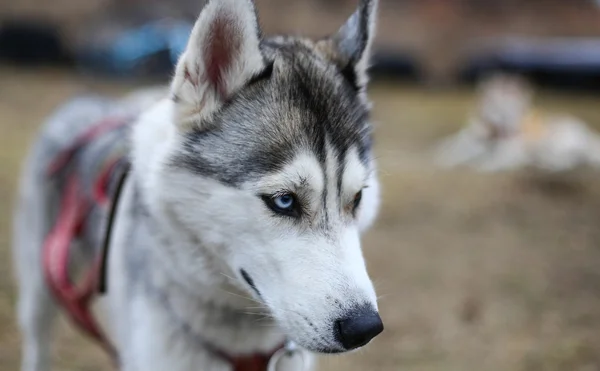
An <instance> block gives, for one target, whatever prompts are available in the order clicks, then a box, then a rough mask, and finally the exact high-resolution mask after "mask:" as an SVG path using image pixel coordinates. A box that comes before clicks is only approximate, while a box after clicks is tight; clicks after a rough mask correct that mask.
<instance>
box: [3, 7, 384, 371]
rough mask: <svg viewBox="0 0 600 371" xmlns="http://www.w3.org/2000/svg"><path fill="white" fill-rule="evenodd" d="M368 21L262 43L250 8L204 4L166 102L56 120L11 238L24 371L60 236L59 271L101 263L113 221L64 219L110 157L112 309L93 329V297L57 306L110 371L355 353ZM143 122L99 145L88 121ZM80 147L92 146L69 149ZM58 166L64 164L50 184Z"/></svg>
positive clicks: (372, 329) (370, 176)
mask: <svg viewBox="0 0 600 371" xmlns="http://www.w3.org/2000/svg"><path fill="white" fill-rule="evenodd" d="M376 8H377V1H376V0H361V1H360V6H359V8H358V10H357V11H356V12H355V13H354V15H352V17H351V18H350V19H349V20H348V21H347V23H346V24H345V25H344V26H343V27H342V28H341V29H340V30H339V31H338V32H337V33H336V34H334V35H333V36H332V37H329V38H325V39H322V40H319V41H311V40H307V39H303V38H296V37H274V38H265V39H263V38H262V36H261V30H260V29H259V26H258V22H257V15H256V13H255V7H254V4H253V3H252V1H250V0H212V1H210V2H209V3H208V5H207V6H206V7H205V8H204V9H203V10H202V12H201V14H200V17H199V19H198V21H197V23H196V25H195V27H194V29H193V31H192V34H191V37H190V40H189V43H188V46H187V49H186V50H185V52H184V53H183V55H182V56H181V58H180V60H179V62H178V65H177V67H176V72H175V75H174V78H173V81H172V83H171V91H170V95H169V96H167V97H164V98H162V99H160V101H159V102H158V103H155V104H153V103H152V102H153V100H154V98H153V97H152V96H150V97H148V96H145V95H143V94H142V95H141V96H136V97H134V98H133V99H132V98H130V99H129V100H127V101H126V102H114V101H111V100H108V99H104V98H88V99H79V100H76V101H74V102H72V103H71V104H69V105H68V106H66V107H64V108H63V109H61V110H60V111H59V112H58V113H56V114H55V115H54V116H53V117H52V118H51V119H50V121H49V122H48V123H47V124H46V125H45V127H44V129H43V132H42V135H41V136H40V138H39V140H38V141H37V143H36V145H35V147H34V148H33V151H32V152H31V154H30V157H29V160H28V162H27V165H26V168H25V171H24V177H23V181H22V187H21V195H20V203H19V206H18V209H17V218H16V223H15V246H14V249H15V259H16V265H17V268H18V281H19V286H20V297H19V318H20V324H21V328H22V331H23V337H24V361H23V368H22V369H23V371H42V370H48V369H49V367H50V366H49V362H48V361H49V359H48V358H49V350H48V349H49V345H50V342H49V340H50V337H49V336H50V334H49V332H50V324H51V322H52V319H53V317H54V308H55V307H56V301H55V300H54V299H53V295H52V294H53V292H52V291H54V293H56V292H58V293H60V292H61V291H62V289H61V287H60V284H61V283H60V282H59V283H58V286H57V284H56V282H55V280H54V279H53V277H55V276H54V273H53V272H55V271H56V270H57V268H56V266H57V265H58V266H59V269H58V270H59V271H60V268H61V267H60V264H59V263H61V262H64V260H60V257H59V258H55V257H54V256H53V255H52V251H51V250H52V247H53V246H55V245H56V246H58V247H59V248H60V247H61V246H62V245H60V243H64V241H63V240H61V239H60V238H58V237H64V236H65V234H64V233H63V232H64V231H65V228H66V227H65V225H66V226H67V227H68V228H66V230H67V232H68V233H71V234H73V236H76V237H77V238H76V239H75V241H69V240H67V242H75V243H72V244H70V245H71V249H70V254H71V256H72V259H69V262H68V263H69V268H70V270H72V271H78V270H77V269H76V268H80V267H81V266H90V265H93V262H95V261H96V260H94V259H96V258H97V257H98V255H99V254H101V253H102V252H103V251H104V252H106V251H107V250H102V248H101V245H102V241H101V240H102V238H101V237H102V234H101V233H99V230H100V228H99V226H100V225H102V224H103V223H104V222H103V221H106V220H107V214H108V211H107V210H106V209H104V208H101V207H96V205H92V206H90V207H89V208H86V209H85V210H84V212H83V213H82V215H81V218H79V217H78V216H77V215H79V213H75V212H74V213H71V212H70V211H71V210H72V208H73V205H75V206H74V207H75V211H78V210H79V209H78V208H77V205H80V204H81V203H82V202H83V201H81V200H82V199H83V200H88V199H95V200H98V203H101V202H102V200H105V194H104V193H105V191H104V188H103V187H104V183H103V182H100V184H99V185H98V182H96V178H97V177H96V172H95V170H94V169H97V168H103V166H100V165H98V163H99V162H102V163H103V161H100V160H99V153H114V151H115V150H114V149H113V146H114V145H121V147H119V148H118V151H117V152H119V151H121V152H120V153H124V154H125V156H127V157H128V158H129V159H130V161H131V170H130V172H129V175H125V174H127V173H123V177H122V178H118V179H121V180H123V179H124V180H123V183H120V182H117V183H116V184H117V185H116V186H115V185H114V184H115V183H113V182H108V183H109V186H108V188H107V189H109V191H107V192H108V193H109V195H110V196H112V199H113V202H114V200H115V198H116V195H120V197H119V199H120V200H121V201H119V202H118V203H117V204H116V208H115V209H114V215H113V217H112V218H111V219H109V221H108V224H109V226H110V227H109V229H108V231H109V233H108V237H109V239H108V240H107V241H108V242H109V243H108V244H107V246H109V247H110V254H108V257H107V259H106V260H105V261H103V264H104V265H103V266H104V267H105V268H104V272H105V280H106V282H105V285H106V290H107V292H106V294H105V295H104V296H101V297H96V298H95V300H93V304H92V306H93V314H94V317H95V319H96V321H97V325H98V327H97V328H96V327H95V326H92V325H93V323H92V322H91V319H90V318H89V316H88V312H87V309H86V307H85V305H84V304H85V303H86V300H87V299H86V298H87V296H86V295H81V297H78V299H81V300H77V301H75V302H73V298H72V297H70V296H69V295H68V293H67V295H66V296H65V295H62V296H60V300H59V302H60V303H61V304H67V305H66V306H68V307H70V313H71V314H72V315H74V316H75V317H76V319H77V320H78V323H80V324H83V325H85V326H87V327H88V328H90V327H91V330H92V331H91V332H92V333H95V334H99V333H102V335H103V336H104V338H103V340H106V342H107V343H109V344H110V346H111V347H112V349H113V350H114V351H115V353H116V354H115V355H116V356H117V357H116V360H117V362H118V364H119V367H120V369H121V370H124V371H132V370H144V371H151V370H157V371H164V370H171V371H176V370H197V369H199V370H205V371H209V370H214V371H231V370H233V371H244V370H263V371H266V366H265V365H266V364H267V363H264V364H263V363H260V362H262V361H261V359H263V358H265V357H266V359H267V361H268V365H269V367H271V368H269V370H271V369H277V370H280V369H282V368H281V364H275V365H274V363H273V362H278V361H279V360H281V359H277V360H275V361H273V359H274V358H273V357H274V355H279V356H281V357H283V358H285V357H288V358H290V356H291V359H288V363H286V367H287V368H285V369H286V370H306V369H309V368H311V365H312V364H313V363H314V362H313V359H312V357H311V356H310V353H309V352H317V353H340V352H346V351H350V350H353V349H357V348H359V347H362V346H363V345H365V344H367V343H368V342H369V341H370V340H371V339H372V338H374V337H375V336H377V335H378V334H379V333H380V332H381V331H382V330H383V324H382V321H381V318H380V316H379V314H378V307H377V297H376V295H375V291H374V288H373V285H372V283H371V280H370V278H369V276H368V274H367V271H366V267H365V262H364V259H363V256H362V252H361V247H360V240H359V236H360V232H361V231H363V230H365V229H366V228H367V227H368V226H369V225H370V224H371V223H372V221H373V219H374V217H375V214H376V211H377V207H378V193H379V192H378V189H379V186H378V181H377V178H376V169H375V161H374V156H373V154H372V149H371V147H372V140H371V135H372V134H371V131H372V127H371V124H370V120H369V110H370V106H369V103H368V100H367V97H366V84H367V75H366V70H367V67H368V63H369V62H368V61H369V55H370V49H371V44H372V40H373V37H374V30H375V17H376ZM132 100H133V101H135V102H137V103H136V104H137V105H138V107H136V109H131V107H130V106H131V102H132ZM148 105H149V107H147V106H148ZM138 108H139V109H141V110H142V111H143V113H142V114H141V115H140V116H139V117H138V118H136V119H134V122H135V123H134V124H133V125H131V126H129V125H124V126H118V125H117V126H118V127H119V129H118V130H117V129H114V127H111V129H110V130H108V129H106V130H107V131H106V133H104V134H102V135H100V134H98V133H99V131H100V129H98V130H96V128H97V127H96V126H94V125H95V123H97V122H98V121H99V120H102V119H103V118H104V117H110V116H112V117H116V116H123V115H124V116H131V115H132V114H133V113H135V115H134V116H137V112H136V111H137V110H138ZM103 122H105V121H103ZM103 125H104V124H103ZM90 128H92V129H94V130H92V131H91V132H90V131H89V129H90ZM99 128H106V126H100V127H99ZM121 128H124V131H122V130H123V129H121ZM129 128H131V134H127V133H128V131H129ZM81 133H90V134H89V135H84V137H83V138H84V140H83V141H80V142H78V143H79V144H78V146H77V147H76V148H75V149H74V150H67V149H69V148H72V146H73V143H74V141H75V139H74V138H77V137H80V134H81ZM107 146H108V147H107ZM63 154H67V155H68V156H66V157H65V156H62V155H63ZM57 156H58V159H59V160H63V158H66V160H64V161H59V164H60V166H59V170H58V174H59V175H56V176H54V175H53V177H50V178H49V176H48V168H49V167H52V166H51V163H52V160H53V159H56V158H57ZM65 164H66V165H65ZM53 174H54V173H53ZM111 174H112V173H110V174H108V176H107V177H108V178H111ZM100 178H101V179H105V177H100ZM69 179H71V180H78V182H76V183H73V182H69V181H68V180H69ZM76 184H78V185H79V187H80V188H78V190H80V192H79V193H77V194H76V195H75V196H74V197H75V198H74V199H73V198H71V196H72V194H73V193H74V191H73V190H72V189H71V188H68V186H69V185H76ZM95 184H96V185H95ZM119 184H122V186H121V185H119ZM61 197H62V199H63V202H62V203H61V202H59V201H58V200H60V199H61ZM65 210H66V211H68V212H65ZM73 214H75V216H73ZM57 220H59V221H60V222H62V221H64V223H63V224H61V223H58V224H57ZM53 225H55V226H56V227H55V228H53V227H52V226H53ZM71 227H72V228H71ZM51 230H52V233H50V235H51V237H53V239H50V241H51V242H52V243H46V244H44V238H45V237H46V236H48V234H49V231H51ZM111 231H112V232H111ZM61 233H62V234H61ZM57 236H58V237H57ZM57 241H58V242H57ZM59 242H60V243H59ZM43 245H44V246H46V247H47V249H48V251H50V252H48V251H46V253H45V254H46V258H47V261H48V262H49V263H48V264H46V265H44V261H43V258H42V256H43V255H44V252H42V250H43V249H42V246H43ZM107 248H108V247H107ZM82 262H84V263H82ZM43 265H44V267H45V270H46V275H44V273H43V272H42V266H43ZM63 268H64V267H63ZM59 273H60V272H59ZM60 277H62V276H60ZM49 278H50V281H51V282H49ZM62 278H64V277H62ZM50 287H53V290H51V289H50ZM257 315H258V316H260V317H264V318H262V321H257ZM98 337H100V336H98ZM286 342H287V344H292V343H293V344H297V345H299V346H300V348H299V349H298V348H296V349H293V348H292V347H291V346H288V347H286V348H282V344H284V343H286ZM281 351H284V352H283V353H282V352H281ZM263 356H264V357H263ZM297 356H298V357H297ZM261 357H262V358H261ZM257 364H259V365H261V366H257ZM263 366H264V367H263Z"/></svg>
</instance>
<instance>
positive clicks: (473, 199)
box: [0, 69, 600, 371]
mask: <svg viewBox="0 0 600 371" xmlns="http://www.w3.org/2000/svg"><path fill="white" fill-rule="evenodd" d="M0 79H1V80H2V84H0V130H1V133H2V135H1V136H0V148H2V150H1V152H0V154H1V157H0V160H1V166H0V171H1V173H0V195H1V197H2V198H1V199H0V200H1V201H0V202H1V203H0V207H2V209H3V210H5V212H3V213H2V214H1V216H0V218H1V219H0V241H1V242H2V246H3V248H2V249H0V275H1V277H2V279H0V370H15V369H17V365H18V358H19V341H18V332H17V329H16V326H15V319H14V315H13V306H14V302H15V294H14V290H13V285H12V279H11V277H12V275H11V269H10V261H11V259H10V253H9V242H10V236H9V230H10V226H9V220H10V210H11V203H12V196H13V194H14V190H15V187H16V181H15V180H16V176H17V172H18V165H19V163H20V161H21V159H22V156H23V154H24V152H25V150H26V144H27V143H28V142H29V141H30V139H31V138H32V135H33V133H34V132H35V129H36V128H37V126H38V124H39V123H40V121H41V120H42V119H43V117H45V116H46V115H47V114H48V113H49V112H51V110H52V109H53V108H54V107H55V106H56V105H58V104H59V103H60V102H61V101H62V100H63V99H65V98H67V97H69V96H70V95H72V94H75V93H77V92H80V91H81V90H82V89H83V88H84V87H86V86H92V87H93V88H94V89H96V90H102V91H106V92H122V91H125V90H127V89H129V88H131V87H128V86H122V85H116V84H110V83H98V82H86V81H82V80H80V79H77V78H75V77H73V76H72V75H67V74H64V73H62V72H56V71H40V72H38V73H32V72H23V71H18V70H6V69H4V70H0ZM373 97H374V100H375V103H376V105H375V116H376V118H377V119H378V122H379V125H378V146H377V151H378V155H379V157H380V164H381V179H382V182H383V185H384V198H383V200H384V201H383V210H382V212H381V216H380V219H379V222H378V223H377V225H376V227H375V228H374V229H373V230H372V231H371V232H370V233H369V234H368V236H367V238H366V240H365V251H366V255H367V257H368V261H369V267H370V270H371V272H372V275H373V277H374V280H375V282H376V283H377V286H378V291H379V294H380V295H381V311H382V314H383V317H384V320H385V324H386V331H385V332H384V334H383V335H382V336H381V337H380V338H378V339H377V340H376V341H375V342H374V343H373V344H372V345H371V346H369V347H368V348H367V349H366V350H364V351H361V352H358V353H356V354H354V355H350V356H343V357H336V358H332V359H327V360H325V361H324V367H323V369H325V370H405V371H413V370H414V371H416V370H422V371H428V370H431V371H441V370H444V371H453V370H457V371H459V370H460V371H465V370H486V371H504V370H507V371H508V370H510V371H537V370H556V371H591V370H599V369H600V356H599V355H600V269H598V267H599V266H600V248H599V246H600V229H599V228H598V224H599V222H600V176H599V175H598V174H593V173H586V174H579V175H578V177H577V178H575V179H573V180H570V181H560V180H559V181H555V180H540V179H539V178H537V177H535V176H533V175H531V174H515V175H494V176H479V175H474V174H471V173H468V172H463V171H456V172H440V171H436V170H435V169H434V168H433V167H432V166H431V164H430V161H429V158H428V157H427V156H428V149H429V148H430V147H431V145H432V143H433V141H434V140H435V139H436V138H439V137H441V136H443V135H445V134H447V133H449V132H450V131H452V130H454V129H455V128H456V127H457V126H458V125H459V124H460V122H461V120H462V118H463V116H464V113H465V112H466V110H467V109H468V105H469V103H470V99H471V95H470V92H468V91H453V92H444V93H431V92H424V91H421V90H419V89H416V88H410V87H403V88H399V87H392V86H377V87H375V88H374V89H373ZM541 105H542V106H543V107H550V108H552V109H561V110H562V109H565V110H568V111H570V112H572V113H575V114H577V115H579V116H581V117H582V118H584V119H586V120H588V121H589V122H596V123H598V124H600V111H598V110H597V108H596V107H597V97H595V98H594V97H584V96H560V95H556V94H548V95H544V96H543V97H542V99H541ZM58 338H59V341H58V342H56V344H55V349H56V358H57V360H58V365H59V367H58V368H57V369H60V370H89V371H92V370H109V369H110V368H109V364H108V363H107V362H106V359H105V358H104V356H103V355H102V353H101V352H99V351H98V350H96V349H95V348H94V347H93V346H92V345H91V344H89V343H88V342H87V341H84V340H82V338H81V337H80V336H78V335H76V334H75V333H74V331H72V330H71V329H69V328H68V326H65V325H64V324H63V325H62V326H61V328H60V332H59V337H58Z"/></svg>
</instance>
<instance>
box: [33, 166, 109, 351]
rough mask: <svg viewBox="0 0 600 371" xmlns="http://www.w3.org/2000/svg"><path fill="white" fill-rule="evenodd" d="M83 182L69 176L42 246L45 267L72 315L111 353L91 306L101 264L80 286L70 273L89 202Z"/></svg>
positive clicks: (94, 268) (91, 270) (58, 295)
mask: <svg viewBox="0 0 600 371" xmlns="http://www.w3.org/2000/svg"><path fill="white" fill-rule="evenodd" d="M79 192H80V184H79V181H78V180H77V178H76V177H74V176H72V177H70V178H69V179H68V180H67V184H66V188H65V192H64V194H63V198H62V200H61V204H60V212H59V215H58V218H57V222H56V224H55V225H54V227H53V228H52V230H51V231H50V233H49V234H48V236H47V237H46V240H45V241H44V247H43V267H44V274H45V276H46V281H47V282H48V286H49V287H50V289H51V290H52V292H53V293H54V296H55V297H56V299H57V300H58V301H59V302H60V303H61V305H63V306H64V307H65V309H66V310H67V311H68V313H69V314H70V315H71V317H72V319H73V320H74V321H75V322H76V323H77V324H78V325H79V326H80V327H81V328H83V329H84V330H85V331H86V332H88V333H89V334H90V335H91V336H92V337H93V338H95V339H97V340H98V342H99V343H100V344H101V345H102V346H103V347H104V348H105V349H106V350H107V351H108V352H109V353H110V354H114V351H113V349H112V347H111V346H110V344H109V342H108V341H107V339H106V337H105V336H104V334H103V333H102V331H101V330H100V328H99V326H98V325H97V323H96V321H95V319H94V317H93V315H92V314H91V312H90V310H89V307H90V301H91V300H92V298H93V296H94V291H95V289H94V288H95V286H96V277H97V270H98V265H97V264H95V265H94V267H92V269H90V270H89V271H88V272H87V274H86V276H85V278H84V280H83V284H82V285H81V287H77V286H76V285H74V284H73V282H72V281H71V278H70V275H69V251H70V247H71V242H72V240H73V237H74V236H76V235H77V234H78V232H79V230H80V229H81V227H82V225H81V224H82V221H83V220H84V217H85V214H86V213H87V211H88V210H89V207H90V205H89V204H87V203H85V202H83V201H82V200H81V198H80V197H79V194H80V193H79Z"/></svg>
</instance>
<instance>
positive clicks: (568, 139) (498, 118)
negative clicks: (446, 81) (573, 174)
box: [436, 75, 600, 173]
mask: <svg viewBox="0 0 600 371" xmlns="http://www.w3.org/2000/svg"><path fill="white" fill-rule="evenodd" d="M532 97H533V92H532V89H531V87H530V86H529V85H528V84H527V83H526V82H524V81H523V80H521V79H520V78H517V77H514V76H509V75H495V76H492V77H490V78H488V79H486V80H484V81H483V82H482V84H481V86H480V98H479V101H478V103H477V106H476V108H475V110H474V112H473V114H472V115H471V117H470V118H469V122H468V124H467V126H466V127H464V128H463V129H462V130H460V131H459V132H458V133H457V134H455V135H453V136H452V137H450V138H448V139H446V140H444V141H443V142H442V143H441V145H440V146H439V147H438V148H437V156H436V157H437V158H436V162H437V163H438V164H439V165H440V166H442V167H446V168H448V167H456V166H461V165H466V166H470V167H472V168H475V169H477V170H479V171H486V172H491V171H502V170H512V169H518V168H523V167H532V168H536V169H538V170H541V171H545V172H552V173H554V172H562V171H567V170H571V169H574V168H576V167H578V166H582V165H592V166H600V139H599V137H598V135H597V134H596V133H594V132H593V131H592V130H590V129H589V128H588V127H587V126H586V125H585V123H583V122H582V121H580V120H579V119H577V118H574V117H571V116H565V115H556V116H555V115H549V114H545V113H542V112H539V111H537V110H535V109H534V108H533V104H532Z"/></svg>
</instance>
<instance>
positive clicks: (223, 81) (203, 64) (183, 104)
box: [171, 0, 265, 131]
mask: <svg viewBox="0 0 600 371" xmlns="http://www.w3.org/2000/svg"><path fill="white" fill-rule="evenodd" d="M260 34H261V32H260V29H259V26H258V20H257V16H256V10H255V7H254V3H253V2H252V1H251V0H210V1H209V2H208V4H207V5H206V6H205V7H204V9H203V10H202V12H201V13H200V16H199V18H198V20H197V21H196V24H195V25H194V28H193V30H192V33H191V35H190V39H189V41H188V45H187V47H186V49H185V51H184V52H183V54H182V55H181V57H180V59H179V62H178V63H177V67H176V69H175V77H174V78H173V82H172V83H171V93H172V99H173V101H174V105H175V110H174V114H175V117H174V119H175V122H176V123H177V125H178V126H179V128H180V129H181V130H184V131H185V130H190V129H192V128H194V127H200V128H202V125H203V124H205V123H206V122H207V120H209V119H210V118H211V117H212V116H213V115H214V113H215V112H217V111H218V110H219V109H220V108H221V107H222V105H223V103H224V102H225V101H227V99H229V98H230V97H231V96H232V95H233V94H235V93H236V92H237V91H238V90H239V89H240V88H242V87H243V86H244V85H245V84H246V83H247V82H248V81H249V80H250V79H251V78H252V77H253V76H255V75H256V74H257V73H260V72H261V71H262V70H263V69H264V68H265V62H264V58H263V55H262V53H261V51H260Z"/></svg>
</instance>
